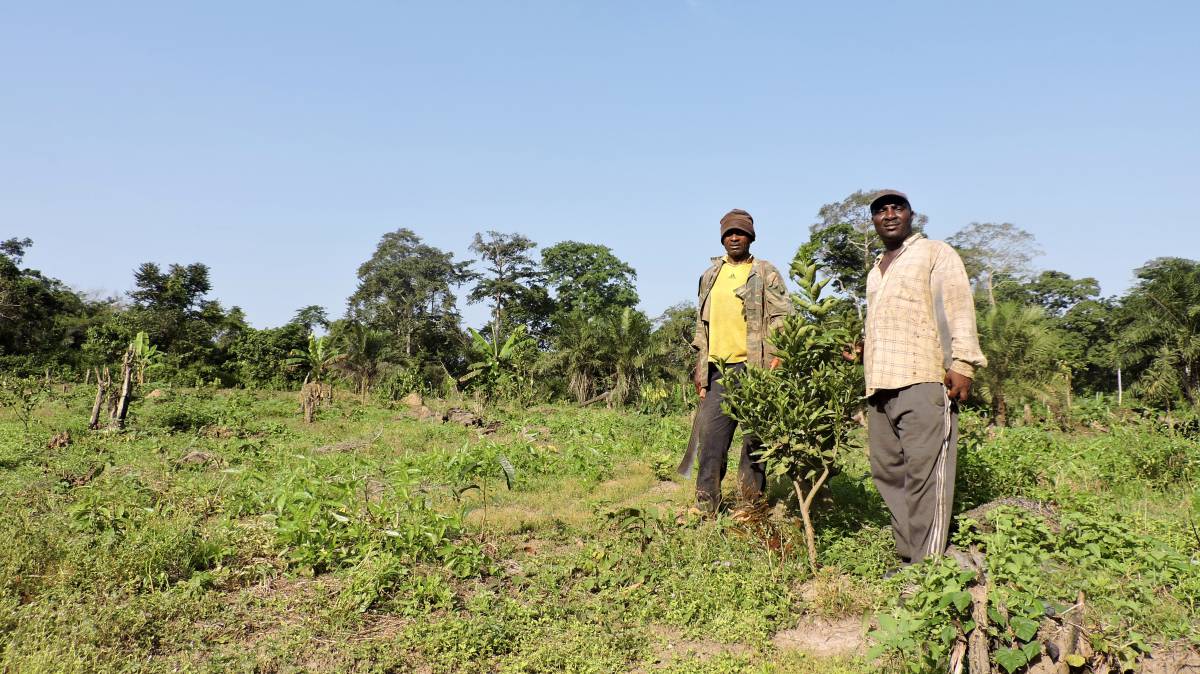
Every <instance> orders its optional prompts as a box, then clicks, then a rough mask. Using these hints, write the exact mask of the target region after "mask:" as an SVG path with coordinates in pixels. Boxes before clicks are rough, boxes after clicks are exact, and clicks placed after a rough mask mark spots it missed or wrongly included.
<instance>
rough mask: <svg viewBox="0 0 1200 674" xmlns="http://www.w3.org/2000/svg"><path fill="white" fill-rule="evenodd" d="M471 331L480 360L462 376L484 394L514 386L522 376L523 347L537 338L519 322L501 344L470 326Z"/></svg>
mask: <svg viewBox="0 0 1200 674" xmlns="http://www.w3.org/2000/svg"><path fill="white" fill-rule="evenodd" d="M468 330H469V331H470V333H471V348H472V350H473V351H474V352H475V354H476V356H477V357H478V358H479V360H476V361H475V362H473V363H471V364H470V365H468V366H467V373H466V374H465V375H463V376H462V377H460V378H459V380H458V381H459V382H460V383H463V384H471V385H472V386H473V387H474V388H475V389H476V390H478V391H480V392H481V393H482V394H483V396H484V397H485V398H493V397H495V396H496V395H497V394H498V393H499V392H500V391H501V390H502V389H506V388H507V389H511V388H513V386H514V385H515V384H516V379H517V378H519V377H520V373H519V372H518V371H517V370H518V368H517V360H518V357H519V356H520V355H521V352H522V350H524V349H527V348H529V347H532V345H533V343H534V340H533V338H532V337H530V336H529V335H527V334H526V333H525V326H523V325H518V326H517V327H516V328H513V331H512V332H511V333H509V335H508V338H506V339H505V340H504V343H503V344H501V343H500V342H499V341H491V342H489V341H488V340H487V338H486V337H484V336H483V335H481V334H479V331H478V330H475V329H474V328H468Z"/></svg>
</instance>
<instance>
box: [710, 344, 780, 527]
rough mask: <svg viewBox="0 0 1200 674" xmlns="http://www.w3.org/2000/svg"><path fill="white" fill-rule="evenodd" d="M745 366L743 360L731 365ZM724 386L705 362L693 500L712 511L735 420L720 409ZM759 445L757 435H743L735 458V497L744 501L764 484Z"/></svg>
mask: <svg viewBox="0 0 1200 674" xmlns="http://www.w3.org/2000/svg"><path fill="white" fill-rule="evenodd" d="M730 367H731V368H738V369H740V368H744V367H746V365H745V363H738V364H736V365H731V366H730ZM724 395H725V386H724V385H723V384H722V382H721V373H720V372H719V371H718V370H717V366H716V365H711V364H710V365H709V366H708V393H706V394H705V396H704V402H702V403H700V411H699V418H698V419H697V421H698V422H699V423H701V424H702V426H701V428H702V429H703V430H702V431H701V436H700V472H699V474H698V475H697V476H696V501H697V502H698V503H699V505H700V507H702V508H704V509H706V510H708V511H710V512H713V511H716V509H717V507H718V506H720V504H721V480H722V479H724V478H725V467H726V465H727V464H728V463H729V444H730V442H732V440H733V432H734V431H735V430H737V422H736V421H734V420H733V419H731V418H729V417H728V416H726V414H725V413H724V412H722V411H721V398H723V397H724ZM760 447H761V445H760V444H759V442H758V438H755V437H753V436H751V435H749V434H745V435H743V436H742V453H741V459H740V460H739V462H738V497H739V499H740V500H742V501H743V502H753V501H757V500H759V499H761V498H762V495H763V490H764V489H766V486H767V469H766V464H765V463H764V462H763V461H761V460H759V459H758V457H757V454H758V450H759V448H760Z"/></svg>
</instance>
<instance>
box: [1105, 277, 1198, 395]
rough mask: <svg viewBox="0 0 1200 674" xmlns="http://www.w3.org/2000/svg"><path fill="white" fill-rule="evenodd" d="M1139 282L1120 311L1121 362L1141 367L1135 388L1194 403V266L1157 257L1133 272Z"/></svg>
mask: <svg viewBox="0 0 1200 674" xmlns="http://www.w3.org/2000/svg"><path fill="white" fill-rule="evenodd" d="M1136 273H1137V276H1138V278H1139V279H1141V280H1140V281H1139V282H1138V284H1137V285H1136V286H1135V287H1134V288H1133V290H1131V291H1130V292H1129V295H1128V297H1127V298H1126V300H1125V304H1124V307H1123V308H1124V309H1125V313H1126V315H1127V316H1128V317H1129V319H1130V323H1129V325H1128V326H1127V327H1126V328H1125V330H1124V332H1123V333H1122V334H1121V336H1120V339H1119V340H1118V341H1119V345H1120V351H1121V361H1122V362H1124V363H1125V364H1127V365H1131V364H1136V363H1146V362H1147V361H1148V364H1147V367H1146V370H1145V371H1144V372H1143V373H1142V375H1141V376H1140V377H1139V378H1138V381H1137V384H1136V388H1137V390H1139V391H1140V392H1141V393H1143V394H1144V395H1147V396H1149V397H1151V398H1156V399H1159V400H1169V399H1171V398H1173V397H1176V396H1178V395H1179V394H1180V393H1182V394H1183V397H1184V398H1186V399H1187V401H1188V402H1189V403H1191V404H1192V405H1198V404H1200V263H1197V262H1194V261H1192V260H1184V259H1181V258H1177V257H1169V258H1159V259H1157V260H1153V261H1151V262H1149V263H1147V264H1146V265H1144V266H1142V267H1141V268H1140V269H1138V270H1137V272H1136Z"/></svg>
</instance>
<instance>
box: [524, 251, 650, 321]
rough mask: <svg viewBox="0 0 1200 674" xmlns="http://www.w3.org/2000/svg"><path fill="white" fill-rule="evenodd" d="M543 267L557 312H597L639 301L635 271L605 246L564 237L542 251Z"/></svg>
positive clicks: (630, 305) (634, 303)
mask: <svg viewBox="0 0 1200 674" xmlns="http://www.w3.org/2000/svg"><path fill="white" fill-rule="evenodd" d="M542 269H543V270H544V271H545V274H546V281H547V283H548V284H549V285H550V286H551V287H552V288H554V292H555V301H556V302H557V304H558V313H560V314H562V313H571V312H574V311H581V312H584V313H585V314H599V313H601V312H603V311H606V310H608V309H614V308H616V309H624V308H625V307H632V306H635V305H636V304H637V303H638V295H637V289H636V287H635V285H634V283H635V282H636V280H637V272H636V271H634V270H633V267H630V266H629V265H628V264H626V263H625V262H622V261H621V260H620V259H619V258H618V257H617V256H616V255H614V254H613V252H612V250H611V249H610V248H608V247H607V246H602V245H599V244H595V243H579V242H577V241H563V242H562V243H557V244H555V245H553V246H550V247H549V248H547V249H545V250H543V251H542Z"/></svg>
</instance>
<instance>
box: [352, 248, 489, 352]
mask: <svg viewBox="0 0 1200 674" xmlns="http://www.w3.org/2000/svg"><path fill="white" fill-rule="evenodd" d="M469 279H470V272H469V270H468V263H466V262H455V261H454V254H453V253H448V252H445V251H442V250H440V249H438V248H436V247H434V246H430V245H428V244H425V243H422V241H421V237H419V236H417V235H416V234H415V233H414V232H413V231H412V230H409V229H403V228H402V229H398V230H396V231H394V232H389V233H387V234H384V235H383V237H382V238H381V239H380V241H379V245H378V246H377V247H376V249H375V252H374V254H372V255H371V258H370V259H369V260H367V261H366V262H364V263H362V265H360V266H359V268H358V288H357V289H355V291H354V294H352V295H351V296H350V298H349V299H348V300H347V303H348V305H349V311H348V315H347V317H348V318H350V319H352V320H354V321H356V322H359V323H361V324H363V325H364V326H366V327H368V328H371V329H373V330H379V331H381V332H384V333H386V334H389V335H393V336H394V338H395V339H396V343H395V349H394V350H395V351H396V352H397V355H398V356H402V357H403V358H406V359H413V358H416V357H418V356H421V355H425V356H427V357H431V358H434V359H437V358H442V359H445V358H447V357H452V356H456V355H457V354H456V350H457V349H456V346H457V344H458V339H457V338H458V335H459V332H458V311H457V308H456V300H455V296H454V288H455V287H457V286H459V285H461V284H463V283H465V282H466V281H468V280H469Z"/></svg>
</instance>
